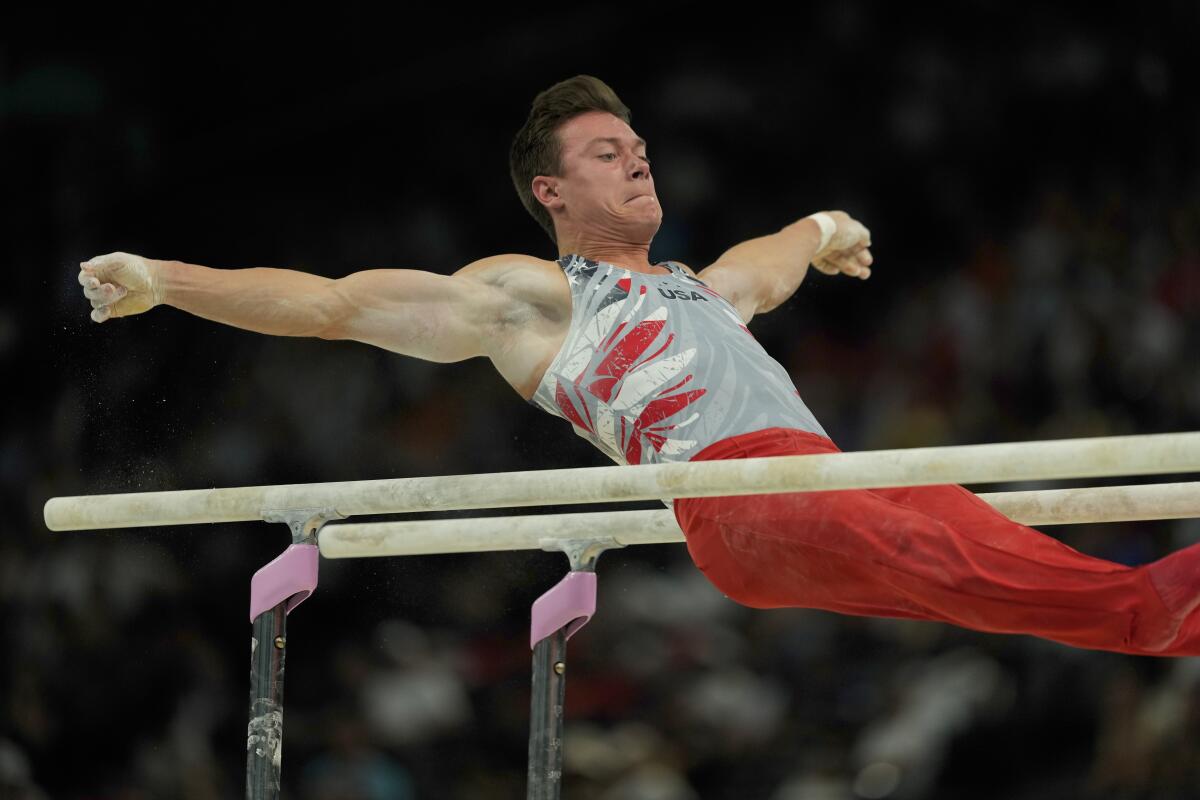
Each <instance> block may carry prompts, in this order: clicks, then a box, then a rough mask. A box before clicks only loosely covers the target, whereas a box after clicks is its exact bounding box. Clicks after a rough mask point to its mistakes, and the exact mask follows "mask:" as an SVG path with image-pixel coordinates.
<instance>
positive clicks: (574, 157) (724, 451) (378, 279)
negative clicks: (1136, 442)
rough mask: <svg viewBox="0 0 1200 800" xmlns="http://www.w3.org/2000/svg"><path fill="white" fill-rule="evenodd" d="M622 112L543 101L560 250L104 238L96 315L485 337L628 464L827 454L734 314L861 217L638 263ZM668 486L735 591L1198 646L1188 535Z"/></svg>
mask: <svg viewBox="0 0 1200 800" xmlns="http://www.w3.org/2000/svg"><path fill="white" fill-rule="evenodd" d="M630 120H631V116H630V112H629V109H628V108H627V107H626V106H625V105H624V104H623V103H622V102H621V101H620V99H619V98H618V97H617V95H616V93H615V92H613V90H612V89H611V88H610V87H608V86H607V85H606V84H604V83H603V82H602V81H600V80H598V79H596V78H594V77H591V76H587V75H579V76H576V77H574V78H570V79H568V80H565V81H562V82H560V83H557V84H555V85H554V86H552V87H550V88H549V89H546V90H545V91H543V92H541V93H540V94H538V95H537V97H536V98H535V99H534V101H533V105H532V108H531V110H530V113H529V116H528V118H527V120H526V121H525V123H524V125H523V126H522V127H521V129H520V130H519V131H518V132H517V134H516V137H515V139H514V141H513V143H512V148H511V152H510V159H509V161H510V172H511V175H512V179H513V183H514V186H515V188H516V190H517V194H518V195H519V196H520V198H521V202H522V203H523V204H524V206H525V208H526V210H528V211H529V213H530V214H531V215H532V216H533V217H534V219H535V220H537V222H538V223H539V224H540V225H541V226H542V227H543V228H544V229H545V230H546V233H547V234H548V235H549V236H550V238H551V240H552V241H553V242H554V244H555V247H556V248H557V251H558V253H559V256H558V258H557V259H555V260H553V261H550V260H545V259H541V258H536V257H533V256H528V255H520V254H505V255H497V256H490V257H487V258H482V259H480V260H478V261H475V262H473V263H471V264H468V265H467V266H465V267H463V268H462V269H460V270H458V271H457V272H455V273H454V274H452V275H441V274H437V273H433V272H426V271H421V270H414V269H370V270H365V271H361V272H356V273H354V274H351V275H348V276H346V277H344V278H340V279H336V280H335V279H331V278H324V277H320V276H317V275H311V274H307V273H303V272H298V271H293V270H286V269H273V268H249V269H235V270H224V269H210V268H208V267H203V266H198V265H193V264H186V263H182V262H177V261H157V260H152V259H147V258H142V257H139V256H136V255H131V254H127V253H110V254H107V255H103V256H97V257H95V258H92V259H91V260H89V261H86V262H83V263H82V264H81V265H80V267H81V269H80V273H79V282H80V283H81V284H82V285H83V290H84V295H85V297H87V298H88V299H89V300H90V301H91V305H92V308H93V310H92V319H93V320H95V321H96V322H104V321H106V320H108V319H110V318H113V317H125V316H130V315H133V314H138V313H141V312H143V311H146V310H148V309H150V308H153V307H154V306H157V305H162V304H167V305H172V306H174V307H176V308H179V309H182V310H184V311H187V312H189V313H191V314H195V315H197V316H200V317H204V318H205V319H210V320H213V321H215V322H220V323H224V324H226V325H233V326H236V327H238V328H243V329H246V330H252V331H257V332H260V333H265V334H273V335H277V336H315V337H319V338H322V339H353V340H355V341H359V342H365V343H367V344H372V345H375V346H377V347H381V348H384V349H386V350H390V351H392V352H395V353H400V354H402V355H407V356H413V357H415V358H421V359H425V360H428V361H436V362H443V363H449V362H456V361H462V360H465V359H468V358H473V357H476V356H486V357H488V358H489V359H490V360H491V362H492V364H493V365H494V366H495V368H496V369H497V370H498V371H499V373H500V374H501V376H503V378H504V379H505V380H506V381H507V382H508V383H509V384H510V385H511V386H512V387H513V388H514V389H515V390H516V391H517V393H518V394H520V396H521V397H522V398H523V399H524V400H525V401H526V402H529V403H531V404H533V405H534V406H536V407H538V408H541V409H543V410H545V411H547V412H549V413H551V414H554V415H557V416H560V417H562V418H564V419H566V420H567V421H569V422H570V424H571V425H572V427H573V429H574V430H575V432H576V433H577V434H579V435H580V436H582V437H584V438H585V439H587V440H588V441H590V442H591V443H593V444H594V445H595V446H596V447H598V448H599V449H600V450H601V451H603V452H604V453H606V454H607V455H608V456H609V457H610V458H612V459H613V460H614V461H616V462H617V463H618V464H648V463H659V462H665V461H690V460H699V459H719V458H748V457H757V456H771V455H786V454H804V453H837V452H840V450H839V449H838V448H837V446H836V445H835V444H834V443H833V442H832V441H831V440H830V438H829V437H828V435H827V434H826V432H825V430H824V429H823V428H822V427H821V425H820V423H818V422H817V420H816V418H815V417H814V416H813V414H812V412H811V411H810V410H809V409H808V407H807V406H806V405H805V404H804V402H803V400H802V399H801V398H800V394H799V392H798V391H797V390H796V387H795V385H794V384H793V383H792V380H791V378H790V376H789V375H788V373H787V371H786V370H785V369H784V368H783V367H782V366H781V365H780V364H779V363H778V362H777V361H775V360H774V359H773V358H771V357H770V356H769V355H768V354H767V353H766V351H765V350H764V349H763V348H762V347H761V346H760V345H759V343H758V342H757V341H756V340H755V338H754V336H753V335H752V334H751V333H750V331H749V329H748V328H747V327H746V325H747V323H749V322H750V320H751V319H752V318H753V317H754V316H755V315H757V314H763V313H766V312H768V311H771V310H772V309H774V308H776V307H777V306H779V305H780V304H781V303H783V302H784V301H785V300H787V299H788V298H789V297H790V296H791V295H792V294H793V293H794V292H795V291H796V289H797V288H798V287H799V286H800V284H801V282H802V281H803V280H804V277H805V273H806V271H807V269H808V266H809V264H811V265H812V266H814V267H815V268H816V269H817V270H819V271H821V272H823V273H825V274H828V275H847V276H851V277H856V278H859V279H863V280H865V279H867V278H869V277H870V275H871V264H872V255H871V252H870V249H869V248H870V244H871V237H870V233H869V231H868V230H867V229H866V228H865V227H864V226H863V225H862V224H861V223H859V222H858V221H856V220H854V219H853V218H852V217H850V215H848V214H846V213H844V212H841V211H828V212H821V213H817V214H813V215H811V216H808V217H805V218H804V219H801V220H798V221H796V222H794V223H791V224H789V225H787V226H785V227H784V228H782V229H781V230H778V231H776V232H774V233H770V234H767V235H765V236H760V237H758V238H753V239H749V240H747V241H745V242H742V243H740V244H737V245H735V246H734V247H731V248H730V249H729V250H727V251H725V252H724V253H723V254H722V255H721V256H720V258H718V259H717V260H716V261H715V262H713V263H712V264H711V265H709V266H707V267H706V268H704V269H702V270H701V271H700V272H699V273H695V272H693V271H692V270H691V269H690V268H688V267H687V266H686V265H685V264H682V263H680V262H678V261H665V262H661V263H659V264H651V263H650V261H649V250H650V242H651V240H652V239H653V238H654V235H655V233H656V232H657V231H658V228H659V226H660V224H661V223H662V213H663V212H662V207H661V205H660V204H659V201H658V197H657V194H656V192H655V185H654V178H653V176H652V174H651V171H650V161H649V159H648V157H647V148H646V142H645V141H643V140H642V139H641V138H639V137H638V136H637V135H636V133H635V132H634V130H633V129H632V128H631V127H630ZM664 502H665V503H667V505H668V506H673V509H674V513H675V516H676V519H677V520H678V522H679V525H680V528H681V529H682V530H683V532H684V534H685V536H686V539H687V546H688V552H689V553H690V555H691V557H692V559H693V561H694V562H695V563H696V565H697V566H698V567H699V568H700V569H701V570H702V571H703V572H704V574H705V575H706V576H707V577H708V579H709V580H710V581H711V582H712V583H713V584H714V585H715V586H716V587H717V588H718V589H720V590H721V591H722V592H724V593H725V594H726V595H727V596H728V597H730V598H731V599H733V600H734V601H736V602H739V603H742V604H744V605H747V606H751V607H756V608H776V607H802V608H819V609H825V610H829V611H836V612H840V613H843V614H852V615H861V616H868V615H869V616H879V617H895V618H910V619H923V620H937V621H941V622H946V623H950V624H954V625H959V626H962V627H965V628H970V629H974V630H979V631H989V632H995V633H1023V634H1029V635H1034V636H1039V637H1043V638H1046V639H1050V640H1053V641H1057V642H1060V643H1063V644H1067V645H1071V646H1075V647H1081V648H1090V649H1099V650H1108V651H1114V652H1121V653H1130V654H1138V655H1158V656H1193V655H1200V613H1194V611H1195V608H1196V606H1197V605H1198V604H1200V586H1198V579H1197V577H1198V576H1200V570H1198V568H1197V565H1198V563H1200V545H1193V546H1191V547H1188V548H1184V549H1182V550H1179V551H1177V552H1175V553H1172V554H1170V555H1168V556H1166V557H1165V558H1162V559H1160V560H1158V561H1155V562H1153V563H1151V564H1146V565H1141V566H1138V567H1128V566H1125V565H1122V564H1117V563H1113V562H1109V561H1105V560H1102V559H1099V558H1093V557H1091V556H1088V555H1085V554H1083V553H1080V552H1078V551H1076V550H1074V549H1072V548H1070V547H1068V546H1067V545H1065V544H1063V543H1061V542H1059V541H1058V540H1057V539H1054V538H1053V537H1050V536H1047V535H1045V534H1042V533H1040V532H1039V531H1036V530H1034V529H1033V528H1029V527H1026V526H1024V525H1020V524H1018V523H1016V522H1013V521H1012V520H1010V519H1008V518H1007V517H1005V516H1004V515H1003V514H1001V513H1000V512H998V511H996V510H995V509H993V508H992V507H991V506H989V505H988V504H987V503H985V502H983V501H982V500H980V499H979V498H978V497H976V496H975V495H974V494H972V493H971V492H969V491H967V490H966V489H964V488H963V487H961V486H957V485H939V486H915V487H907V488H892V489H873V490H846V491H829V492H793V493H780V494H768V495H747V496H737V497H708V498H687V499H679V500H676V501H674V503H671V501H664Z"/></svg>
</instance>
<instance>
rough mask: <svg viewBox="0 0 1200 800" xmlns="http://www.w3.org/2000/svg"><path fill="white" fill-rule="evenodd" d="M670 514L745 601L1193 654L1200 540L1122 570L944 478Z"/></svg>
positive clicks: (728, 590)
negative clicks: (942, 480)
mask: <svg viewBox="0 0 1200 800" xmlns="http://www.w3.org/2000/svg"><path fill="white" fill-rule="evenodd" d="M839 452H841V451H840V450H839V449H838V448H837V446H836V445H834V443H833V442H832V441H830V440H829V439H827V438H825V437H824V436H819V435H817V434H814V433H808V432H806V431H800V430H793V429H789V428H768V429H766V430H761V431H755V432H753V433H747V434H742V435H740V436H734V437H731V438H729V439H724V440H722V441H719V442H716V443H714V444H712V445H709V446H708V447H706V448H704V449H703V450H702V451H700V452H699V453H697V454H696V455H695V456H694V457H693V458H692V459H691V460H692V461H704V460H712V459H724V458H755V457H759V456H774V455H798V454H805V453H839ZM674 508H675V518H676V520H677V521H678V522H679V526H680V527H681V528H682V529H683V531H684V534H685V536H686V538H687V544H688V552H689V553H690V554H691V556H692V560H693V561H694V562H695V563H696V566H697V567H699V568H700V570H701V571H702V572H703V573H704V574H705V575H706V576H707V577H708V579H709V580H710V581H711V582H712V583H713V584H714V585H715V586H716V587H717V588H718V589H720V590H721V591H722V592H723V593H724V594H726V595H727V596H728V597H729V598H730V599H732V600H734V601H736V602H738V603H741V604H743V605H746V606H751V607H754V608H781V607H799V608H818V609H824V610H827V611H836V612H839V613H842V614H853V615H857V616H872V617H899V618H907V619H921V620H935V621H938V622H947V623H950V624H952V625H958V626H961V627H964V628H970V629H973V630H978V631H987V632H992V633H1022V634H1030V635H1033V636H1040V637H1042V638H1045V639H1051V640H1053V641H1056V642H1061V643H1063V644H1068V645H1071V646H1074V647H1082V648H1089V649H1095V650H1110V651H1113V652H1118V653H1129V654H1134V655H1153V656H1195V655H1200V612H1197V613H1192V612H1193V610H1194V609H1195V607H1196V606H1197V605H1200V544H1195V545H1191V546H1190V547H1187V548H1184V549H1182V550H1179V551H1176V552H1174V553H1171V554H1170V555H1168V556H1167V557H1165V558H1162V559H1160V560H1158V561H1155V562H1154V563H1152V564H1148V565H1142V566H1138V567H1128V566H1125V565H1123V564H1117V563H1114V562H1111V561H1105V560H1103V559H1100V558H1093V557H1092V556H1088V555H1084V554H1083V553H1080V552H1079V551H1077V550H1073V549H1072V548H1070V547H1068V546H1067V545H1065V544H1063V543H1062V542H1060V541H1058V540H1057V539H1054V538H1052V537H1050V536H1047V535H1046V534H1043V533H1040V532H1039V531H1036V530H1034V529H1033V528H1030V527H1027V526H1025V525H1021V524H1019V523H1017V522H1013V521H1012V520H1010V519H1009V518H1008V517H1006V516H1004V515H1003V514H1001V513H1000V512H999V511H996V510H995V509H994V508H992V507H991V506H990V505H988V504H987V503H985V502H984V501H983V500H980V499H979V498H978V497H976V496H975V495H974V494H973V493H971V492H969V491H967V490H966V489H964V488H963V487H961V486H958V485H954V484H945V485H938V486H912V487H906V488H894V489H870V490H867V489H849V490H843V491H826V492H788V493H782V494H764V495H743V496H738V497H693V498H681V499H678V500H676V501H675V503H674Z"/></svg>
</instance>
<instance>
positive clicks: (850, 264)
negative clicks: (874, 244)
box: [812, 211, 875, 281]
mask: <svg viewBox="0 0 1200 800" xmlns="http://www.w3.org/2000/svg"><path fill="white" fill-rule="evenodd" d="M825 213H826V214H828V215H829V216H830V217H832V218H833V221H834V222H836V223H837V230H835V231H834V233H833V236H832V237H830V239H829V243H828V244H826V245H825V249H823V250H821V251H820V252H818V253H817V254H816V255H815V256H813V261H812V265H813V266H814V267H816V268H817V269H818V270H819V271H821V272H824V273H825V274H826V275H838V274H846V275H850V276H851V277H855V278H861V279H862V280H864V281H865V280H866V279H867V278H869V277H871V264H872V263H874V261H875V257H874V256H872V255H871V250H870V247H871V231H869V230H867V227H866V226H865V225H863V224H862V223H861V222H859V221H858V220H856V219H854V217H852V216H850V215H849V214H847V213H846V212H845V211H826V212H825Z"/></svg>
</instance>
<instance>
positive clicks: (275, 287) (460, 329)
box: [79, 253, 513, 363]
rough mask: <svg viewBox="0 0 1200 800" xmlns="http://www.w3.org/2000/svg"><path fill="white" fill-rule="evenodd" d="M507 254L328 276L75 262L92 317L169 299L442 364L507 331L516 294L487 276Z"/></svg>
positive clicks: (207, 314) (479, 351)
mask: <svg viewBox="0 0 1200 800" xmlns="http://www.w3.org/2000/svg"><path fill="white" fill-rule="evenodd" d="M512 258H513V257H512V256H492V257H490V258H485V259H481V260H480V261H476V262H474V263H472V264H470V265H468V266H466V267H464V268H463V269H461V270H459V271H458V272H457V273H455V274H454V275H440V274H437V273H433V272H423V271H421V270H413V269H370V270H364V271H362V272H356V273H353V274H351V275H347V276H346V277H344V278H340V279H333V278H324V277H321V276H319V275H312V274H309V273H306V272H299V271H296V270H289V269H276V268H272V267H251V268H248V269H212V268H209V267H202V266H199V265H196V264H185V263H183V262H179V261H155V260H152V259H146V258H142V257H140V256H136V255H132V254H129V253H109V254H108V255H103V256H97V257H96V258H93V259H91V260H90V261H85V262H83V263H81V264H80V272H79V283H80V284H81V285H82V286H83V292H84V296H86V297H87V298H88V299H89V300H90V301H91V303H92V309H93V310H92V319H93V320H95V321H96V322H104V321H105V320H107V319H109V318H110V317H124V316H130V315H132V314H139V313H141V312H143V311H147V310H149V309H151V308H153V307H154V306H156V305H171V306H174V307H176V308H178V309H181V310H183V311H187V312H188V313H190V314H194V315H196V316H198V317H203V318H204V319H209V320H213V321H214V322H220V323H223V324H225V325H232V326H234V327H237V328H243V329H245V330H250V331H256V332H258V333H266V334H271V335H275V336H315V337H319V338H322V339H352V340H355V341H360V342H365V343H367V344H373V345H376V346H377V347H382V348H384V349H386V350H390V351H392V352H395V353H400V354H402V355H408V356H413V357H415V358H421V359H424V360H427V361H438V362H444V363H448V362H452V361H462V360H465V359H468V358H472V357H474V356H482V355H489V348H491V347H493V346H494V345H495V343H496V342H497V341H498V340H500V339H502V338H503V337H501V336H499V333H500V328H501V327H502V326H503V325H504V324H505V320H506V319H508V318H509V316H510V312H511V307H512V305H513V299H512V298H511V297H510V296H509V295H508V293H507V292H506V291H505V290H504V289H502V288H500V287H497V286H495V285H493V284H491V283H489V282H487V281H485V280H484V279H483V277H484V276H485V275H487V274H488V271H489V270H488V268H489V267H493V266H497V265H503V264H504V263H505V262H506V261H507V260H511V259H512Z"/></svg>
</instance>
